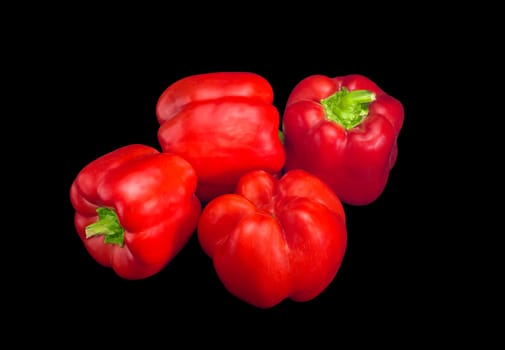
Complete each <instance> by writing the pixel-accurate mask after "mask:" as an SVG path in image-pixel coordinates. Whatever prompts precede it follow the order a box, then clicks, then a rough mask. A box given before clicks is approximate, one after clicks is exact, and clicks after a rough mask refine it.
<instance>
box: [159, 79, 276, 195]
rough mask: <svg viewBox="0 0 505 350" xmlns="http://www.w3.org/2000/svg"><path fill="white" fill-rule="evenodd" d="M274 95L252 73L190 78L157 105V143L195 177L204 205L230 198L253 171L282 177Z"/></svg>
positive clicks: (178, 84) (161, 97)
mask: <svg viewBox="0 0 505 350" xmlns="http://www.w3.org/2000/svg"><path fill="white" fill-rule="evenodd" d="M272 103H273V89H272V87H271V85H270V83H269V82H268V81H267V80H266V79H265V78H263V77H261V76H259V75H257V74H254V73H250V72H213V73H205V74H197V75H192V76H188V77H186V78H183V79H181V80H179V81H176V82H175V83H173V84H172V85H171V86H169V87H168V88H166V89H165V90H164V92H163V93H162V94H161V96H160V97H159V99H158V102H157V106H156V116H157V120H158V122H159V124H160V127H159V130H158V140H159V143H160V145H161V149H162V150H163V151H164V152H171V153H176V154H179V155H181V156H182V157H183V158H185V159H186V160H188V161H189V162H190V163H191V164H192V165H193V167H194V168H195V170H196V173H197V176H198V188H197V195H198V197H199V198H200V200H202V201H203V202H208V201H209V200H211V199H212V198H214V197H216V196H218V195H220V194H224V193H230V192H233V190H234V189H235V185H236V183H237V181H238V179H239V178H240V176H241V175H242V174H244V173H246V172H247V171H250V170H253V169H261V170H265V171H267V172H269V173H280V171H281V169H282V167H283V166H284V162H285V151H284V147H283V144H282V142H281V141H280V139H279V131H280V130H279V129H280V115H279V112H278V110H277V108H276V107H275V106H273V104H272Z"/></svg>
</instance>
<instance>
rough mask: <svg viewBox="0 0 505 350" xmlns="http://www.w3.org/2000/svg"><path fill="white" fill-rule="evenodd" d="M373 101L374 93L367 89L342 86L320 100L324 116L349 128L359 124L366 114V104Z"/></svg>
mask: <svg viewBox="0 0 505 350" xmlns="http://www.w3.org/2000/svg"><path fill="white" fill-rule="evenodd" d="M373 101H375V94H374V93H373V92H371V91H368V90H352V91H349V90H348V89H347V88H345V87H342V88H341V89H340V90H339V91H337V92H336V93H334V94H333V95H331V96H328V97H327V98H323V99H322V100H321V105H322V106H323V108H324V111H325V113H326V118H327V119H328V120H331V121H333V122H336V123H338V124H340V125H342V126H343V127H344V128H345V129H346V130H349V129H351V128H353V127H355V126H356V125H359V124H360V123H361V122H362V121H363V120H364V119H365V117H366V116H367V115H368V105H369V104H370V103H371V102H373Z"/></svg>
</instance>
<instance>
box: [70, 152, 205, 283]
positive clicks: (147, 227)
mask: <svg viewBox="0 0 505 350" xmlns="http://www.w3.org/2000/svg"><path fill="white" fill-rule="evenodd" d="M195 189H196V174H195V171H194V169H193V168H192V167H191V165H190V164H189V163H188V162H187V161H186V160H184V159H183V158H181V157H180V156H177V155H174V154H168V153H160V152H159V151H158V150H156V149H154V148H152V147H149V146H145V145H139V144H132V145H128V146H125V147H122V148H119V149H116V150H114V151H112V152H110V153H108V154H105V155H103V156H101V157H100V158H98V159H96V160H94V161H93V162H91V163H90V164H88V165H87V166H86V167H84V168H83V169H82V170H81V171H80V172H79V174H78V175H77V177H76V178H75V180H74V182H73V183H72V186H71V189H70V199H71V202H72V205H73V207H74V209H75V220H74V221H75V227H76V229H77V233H78V234H79V237H80V238H81V240H82V243H83V244H84V246H85V248H86V249H87V251H88V252H89V254H90V255H91V256H92V257H93V258H94V259H95V260H96V261H97V262H98V263H99V264H101V265H103V266H106V267H111V268H112V269H113V270H114V271H115V272H116V273H117V275H119V276H121V277H123V278H125V279H141V278H146V277H149V276H151V275H153V274H155V273H157V272H159V271H160V270H161V269H162V268H163V267H164V266H165V265H166V264H167V263H168V262H169V261H170V260H171V259H172V258H174V256H175V255H176V254H177V253H178V252H179V251H180V250H181V249H182V247H183V246H184V245H185V244H186V242H187V241H188V239H189V238H190V236H191V234H192V233H193V232H194V231H195V228H196V225H197V222H198V218H199V215H200V212H201V204H200V202H199V200H198V198H197V197H196V195H195Z"/></svg>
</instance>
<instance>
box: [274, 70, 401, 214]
mask: <svg viewBox="0 0 505 350" xmlns="http://www.w3.org/2000/svg"><path fill="white" fill-rule="evenodd" d="M403 119H404V109H403V105H402V104H401V102H400V101H399V100H397V99H395V98H394V97H392V96H390V95H388V94H386V93H385V92H384V91H383V90H381V89H380V88H379V87H378V86H377V84H376V83H374V82H373V81H371V80H370V79H369V78H367V77H365V76H362V75H359V74H351V75H347V76H341V77H335V78H331V77H327V76H323V75H313V76H309V77H307V78H305V79H303V80H301V81H300V82H299V83H298V84H297V85H296V86H295V87H294V89H293V90H292V91H291V94H290V95H289V97H288V100H287V103H286V108H285V110H284V114H283V132H284V142H285V148H286V165H285V169H286V170H291V169H305V170H307V171H309V172H311V173H313V174H315V175H317V176H319V177H320V178H321V179H323V180H324V181H325V182H327V183H328V184H329V185H330V186H331V187H332V189H333V190H334V191H335V193H336V194H337V195H338V196H339V197H340V199H341V200H342V202H344V203H347V204H351V205H366V204H369V203H371V202H373V201H375V200H376V199H377V198H378V197H379V196H380V195H381V193H382V192H383V190H384V188H385V186H386V183H387V181H388V178H389V173H390V170H391V169H392V168H393V166H394V164H395V162H396V159H397V156H398V145H397V138H398V135H399V133H400V130H401V128H402V124H403Z"/></svg>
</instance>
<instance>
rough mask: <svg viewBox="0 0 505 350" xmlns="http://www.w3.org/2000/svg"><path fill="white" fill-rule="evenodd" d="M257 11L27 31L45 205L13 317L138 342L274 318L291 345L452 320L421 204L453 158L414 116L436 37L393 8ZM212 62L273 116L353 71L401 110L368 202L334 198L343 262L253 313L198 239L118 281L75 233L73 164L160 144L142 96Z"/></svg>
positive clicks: (266, 330)
mask: <svg viewBox="0 0 505 350" xmlns="http://www.w3.org/2000/svg"><path fill="white" fill-rule="evenodd" d="M160 11H161V10H160ZM132 12H133V13H134V12H135V11H132ZM302 12H303V11H302ZM267 13H268V12H267ZM267 13H265V12H261V14H256V15H255V16H252V17H254V18H247V19H245V18H244V17H242V16H237V15H235V16H228V15H224V14H223V15H222V17H219V18H216V17H213V16H210V15H209V16H208V17H206V18H205V21H203V22H202V21H201V18H199V20H198V21H197V20H194V18H192V17H187V16H183V17H182V18H183V19H182V21H183V23H184V24H178V25H176V24H175V23H174V21H175V19H176V18H177V15H176V14H174V13H171V15H170V16H169V15H168V14H167V17H166V18H163V19H162V18H158V17H156V20H153V22H156V23H155V25H152V24H153V23H152V22H151V21H150V16H151V15H147V16H145V17H142V19H136V17H135V16H133V15H131V16H127V17H121V16H120V15H119V14H114V13H108V14H107V15H103V16H101V15H99V14H97V13H93V15H92V16H91V17H86V16H84V17H82V18H81V19H80V20H78V21H77V20H76V17H68V18H66V19H65V20H63V23H61V22H57V23H58V24H51V23H48V28H47V30H46V31H43V32H41V33H33V37H31V38H30V39H31V40H33V39H34V41H36V42H39V43H42V44H44V45H45V46H44V48H45V49H44V50H43V51H40V52H37V55H36V56H37V59H34V58H33V57H34V55H27V56H25V58H27V59H28V60H29V62H30V63H27V64H26V66H27V67H26V68H27V70H28V71H30V72H32V73H33V74H32V75H27V76H26V78H24V80H23V82H22V83H23V84H22V86H23V87H24V89H23V88H22V89H23V90H22V91H26V94H25V96H26V95H28V94H29V93H30V92H33V91H34V90H41V94H44V98H40V100H39V99H36V98H35V97H34V99H33V100H32V101H29V102H35V103H34V106H33V107H31V110H30V112H32V114H33V115H36V116H34V117H33V120H32V122H31V124H30V132H32V133H33V134H36V135H37V136H38V137H40V139H42V140H41V141H40V143H38V144H37V145H35V146H34V147H33V148H32V150H31V153H30V154H31V156H33V157H34V158H35V159H36V158H37V151H38V149H39V147H41V146H42V145H44V146H45V145H47V146H48V150H47V151H46V154H50V155H51V157H49V158H50V159H46V160H45V163H46V164H47V167H48V168H50V169H51V171H49V170H42V171H39V175H38V176H37V178H38V179H39V180H40V181H44V182H47V183H48V184H49V185H48V186H42V187H44V188H43V189H42V191H44V192H46V191H47V193H45V195H44V196H45V197H43V196H42V195H41V198H50V199H51V202H52V201H53V200H54V202H56V206H50V205H49V203H48V201H47V200H44V201H42V202H41V203H37V206H38V207H41V209H40V210H39V214H41V216H42V217H43V222H44V225H43V226H44V228H43V229H42V232H43V233H40V234H37V237H35V238H37V242H38V241H39V239H40V241H41V242H40V243H38V244H35V243H33V244H32V246H31V247H30V248H29V249H30V250H31V249H33V250H34V251H36V253H34V255H33V256H37V257H39V256H40V258H38V259H37V263H36V264H34V265H32V266H30V267H29V268H28V267H27V268H24V269H23V271H22V273H21V274H18V275H17V280H18V282H19V283H20V284H19V285H18V286H21V284H22V285H23V287H22V289H23V290H24V291H25V292H26V291H29V295H30V297H27V299H26V300H25V301H24V303H23V304H24V305H29V307H28V308H27V309H26V312H25V314H24V317H25V318H24V320H23V321H21V323H20V325H21V324H22V323H23V322H26V320H27V319H28V320H31V321H33V324H39V323H40V322H44V320H46V318H47V317H51V319H52V320H53V321H52V322H55V321H54V320H57V322H58V323H57V325H58V326H60V325H71V328H73V329H74V330H75V331H77V332H78V333H79V332H80V331H83V330H84V329H88V330H89V329H90V328H91V329H92V330H93V332H94V333H96V332H101V333H104V334H109V336H110V337H112V338H114V335H116V336H117V337H121V338H124V337H125V336H126V335H129V336H133V334H137V335H138V334H139V332H140V331H139V330H140V329H142V331H143V332H141V333H140V334H141V337H144V336H145V337H154V336H155V335H161V336H162V337H163V338H166V339H169V338H170V337H175V336H177V335H179V332H181V331H190V332H191V331H194V332H193V333H191V334H192V336H191V337H189V338H186V339H187V340H193V339H195V340H197V341H198V339H199V337H200V335H199V334H200V332H201V331H202V330H207V329H217V330H218V331H217V332H216V331H212V332H211V333H212V339H214V341H215V343H216V344H219V342H220V341H221V340H220V339H221V338H222V337H228V335H227V334H229V332H231V330H232V329H233V332H240V334H242V335H243V336H244V337H246V338H242V339H248V341H253V340H255V339H258V338H259V339H262V336H263V335H264V334H277V333H278V332H280V329H281V327H282V329H283V330H285V329H287V330H289V332H290V333H289V334H290V335H289V337H290V338H291V339H295V340H297V339H298V338H302V337H304V336H307V337H308V338H309V339H321V338H326V337H329V338H330V339H331V338H333V339H337V338H339V337H345V338H350V339H351V340H352V341H361V340H365V341H368V340H378V339H385V340H386V341H387V342H390V341H399V340H398V337H397V335H398V334H402V336H403V337H405V338H403V339H407V340H408V341H411V342H412V341H414V342H415V343H418V342H419V341H421V340H423V339H424V340H426V339H431V335H433V334H434V335H443V334H445V332H447V329H446V327H445V326H446V321H447V320H448V319H449V318H451V319H452V318H453V317H454V313H455V312H456V314H457V313H458V311H457V308H456V307H455V306H454V305H455V302H454V300H453V299H452V294H451V293H450V292H449V290H448V289H446V288H445V286H446V285H448V281H450V280H451V279H452V278H453V277H452V276H454V274H453V272H454V271H452V270H451V269H452V267H453V265H451V264H448V265H445V264H444V265H441V264H440V260H441V256H442V255H444V254H446V251H445V250H444V249H445V247H446V246H445V244H446V241H447V238H446V237H444V234H445V230H446V229H447V228H448V225H449V223H446V222H444V221H443V219H441V218H443V208H442V207H443V204H442V203H440V202H439V201H438V202H436V203H433V202H434V201H435V199H434V198H435V192H436V191H435V190H434V188H439V187H441V186H443V185H444V184H445V183H446V182H447V181H449V180H448V176H446V175H444V172H443V171H440V168H439V166H440V164H442V162H444V163H445V166H447V163H450V162H451V161H452V159H453V158H451V157H440V155H441V152H442V154H444V152H450V151H451V148H449V149H447V150H441V149H440V147H439V146H438V142H439V141H440V140H441V139H442V136H443V135H442V132H441V131H440V130H441V128H433V127H432V126H433V123H429V124H428V123H426V118H427V116H430V117H431V118H433V103H432V102H431V103H430V104H428V103H427V100H428V96H429V97H430V99H429V100H430V101H432V99H433V94H437V92H436V91H435V92H434V91H433V76H437V75H438V74H439V72H442V71H444V72H445V73H446V74H447V71H448V70H449V68H450V67H452V61H451V60H449V59H448V58H447V56H444V55H443V54H442V53H441V52H440V51H438V50H435V49H433V46H432V45H433V38H432V37H431V36H429V35H428V34H427V33H426V32H424V31H419V30H418V29H417V28H416V26H415V25H413V23H412V22H411V21H410V18H409V17H405V16H395V15H391V16H390V17H388V18H387V19H384V18H381V19H380V20H379V19H375V21H373V22H370V21H367V22H368V24H367V25H366V26H365V25H356V24H355V23H352V21H349V22H347V21H343V20H338V19H335V18H334V19H333V20H331V19H330V18H326V19H325V20H321V21H319V20H316V19H315V16H321V13H319V12H317V11H316V12H315V13H312V12H310V14H302V13H299V14H297V15H292V16H291V15H287V14H273V13H270V14H267ZM158 15H159V13H158ZM161 17H163V16H161ZM371 17H374V16H373V15H372V16H371ZM84 18H85V19H84ZM281 18H282V20H281ZM337 18H339V17H337ZM111 19H114V21H113V22H111V21H110V20H111ZM309 19H310V20H309ZM192 20H193V21H192ZM347 20H349V19H347ZM431 20H432V21H437V20H438V18H437V17H436V16H435V17H433V18H431ZM360 23H361V24H363V21H362V22H360ZM437 39H440V33H439V34H438V35H437ZM448 45H450V43H449V44H448ZM446 48H447V47H446ZM34 51H35V50H34ZM216 71H250V72H255V73H258V74H260V75H262V76H263V77H265V78H267V79H268V80H269V81H270V83H271V85H272V87H273V89H274V94H275V99H274V105H275V106H276V107H277V108H278V109H279V111H280V113H281V114H282V111H283V109H284V104H285V102H286V100H287V97H288V94H289V92H290V90H291V89H292V88H293V87H294V86H295V85H296V83H298V82H299V81H300V80H301V79H303V78H305V77H307V76H309V75H312V74H323V75H328V76H341V75H346V74H354V73H358V74H363V75H365V76H367V77H369V78H370V79H372V80H374V81H375V82H376V83H377V84H378V85H379V86H380V87H381V88H382V89H383V90H384V91H386V92H387V93H389V94H390V95H392V96H394V97H396V98H397V99H399V100H400V101H401V102H402V103H403V105H404V108H405V121H404V125H403V128H402V130H401V132H400V135H399V138H398V146H399V154H398V160H397V163H396V165H395V167H394V168H393V169H392V171H391V173H390V178H389V181H388V184H387V186H386V189H385V191H384V192H383V194H382V195H381V196H380V197H379V199H377V200H376V201H375V202H374V203H372V204H370V205H367V206H361V207H356V206H348V205H346V208H345V209H346V215H347V222H348V240H349V241H348V248H347V251H346V255H345V258H344V261H343V264H342V266H341V268H340V270H339V272H338V273H337V275H336V277H335V279H334V280H333V282H332V283H331V284H330V285H329V286H328V288H327V289H326V290H325V291H324V292H323V293H321V294H320V295H319V296H318V297H317V298H315V299H313V300H311V301H308V302H304V303H296V302H292V301H290V300H285V301H283V302H282V303H281V304H279V305H277V306H275V307H273V308H271V309H266V310H262V309H257V308H255V307H252V306H250V305H248V304H246V303H244V302H242V301H240V300H238V299H236V298H235V297H233V296H232V295H230V294H229V293H228V292H227V291H226V290H225V289H224V288H223V286H222V285H221V283H220V281H219V280H218V278H217V276H216V275H215V272H214V269H213V266H212V262H211V260H210V259H209V258H208V257H207V256H206V255H205V254H204V253H203V251H202V250H201V249H200V247H199V245H198V242H197V240H196V236H195V235H194V236H193V237H192V238H191V239H190V241H189V242H188V244H187V245H186V246H185V247H184V249H183V250H182V251H181V252H180V253H179V254H178V255H177V256H176V257H175V259H174V260H173V261H171V262H170V264H169V265H168V266H167V267H166V268H165V269H163V270H162V271H161V272H159V273H158V274H156V275H155V276H153V277H151V278H148V279H145V280H140V281H126V280H122V279H120V278H119V277H117V276H116V275H115V274H114V272H113V271H112V270H110V269H107V268H104V267H102V266H100V265H98V264H97V263H96V262H94V261H93V260H92V258H91V257H90V256H89V255H88V254H87V252H86V251H85V249H84V247H83V246H82V244H81V242H80V240H79V238H78V236H77V234H76V232H75V229H74V226H73V213H74V211H73V208H72V206H71V203H70V200H69V189H70V186H71V183H72V181H73V180H74V178H75V177H76V175H77V174H78V172H79V171H80V170H81V169H82V167H84V166H85V165H86V164H88V163H89V162H91V161H92V160H94V159H95V158H97V157H99V156H101V155H103V154H104V153H107V152H109V151H112V150H114V149H116V148H118V147H121V146H124V145H126V144H130V143H144V144H147V145H151V146H154V147H156V148H159V145H158V142H157V138H156V133H157V128H158V123H157V121H156V117H155V104H156V102H157V99H158V97H159V96H160V94H161V93H162V92H163V91H164V89H165V88H167V87H168V86H169V85H170V84H172V83H174V82H175V81H176V80H178V79H181V78H184V77H186V76H188V75H193V74H198V73H207V72H216ZM447 77H448V76H447V75H446V78H447ZM46 86H47V87H46ZM48 86H51V87H50V88H49V87H48ZM45 93H48V94H47V95H49V96H46V95H45ZM430 93H431V95H430ZM39 96H40V95H39ZM26 99H29V98H26ZM38 113H40V115H44V117H43V118H42V117H38ZM439 126H440V124H439ZM40 128H42V129H43V130H46V131H44V132H42V131H40V130H41V129H40ZM427 135H428V136H429V137H428V138H427ZM434 154H437V155H438V156H439V157H438V158H435V157H434ZM440 159H443V161H441V160H440ZM42 179H44V180H42ZM53 185H54V186H53ZM38 187H40V186H38ZM436 195H437V196H438V197H437V198H438V199H440V197H441V196H440V193H437V194H436ZM425 203H430V207H429V209H428V208H427V207H426V205H425ZM434 223H437V225H435V224H434ZM435 226H436V227H437V228H436V229H433V227H435ZM441 233H442V234H441ZM422 320H425V321H422ZM447 322H448V321H447ZM25 326H26V325H25ZM56 328H57V327H56ZM130 330H131V333H130ZM132 333H133V334H132ZM51 334H53V335H54V333H51ZM118 334H121V335H118ZM184 334H186V333H184ZM234 334H235V333H234ZM284 334H286V333H284ZM356 334H357V336H356ZM281 338H282V337H281ZM281 341H282V340H281Z"/></svg>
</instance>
